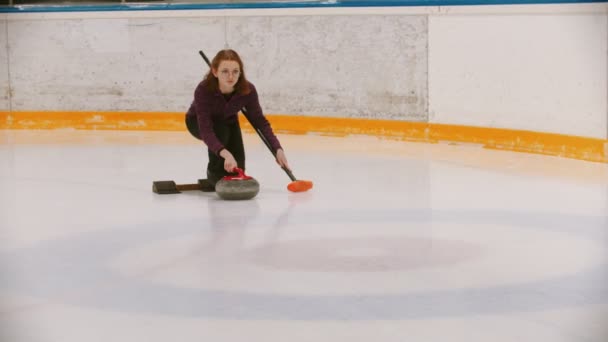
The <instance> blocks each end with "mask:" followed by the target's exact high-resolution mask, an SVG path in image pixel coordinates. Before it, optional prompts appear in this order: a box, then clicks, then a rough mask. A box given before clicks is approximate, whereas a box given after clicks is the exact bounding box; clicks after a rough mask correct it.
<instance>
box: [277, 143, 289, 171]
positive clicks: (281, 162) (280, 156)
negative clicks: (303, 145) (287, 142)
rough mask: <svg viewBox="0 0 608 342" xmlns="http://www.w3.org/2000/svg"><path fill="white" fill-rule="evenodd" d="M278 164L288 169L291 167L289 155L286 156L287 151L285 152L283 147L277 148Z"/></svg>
mask: <svg viewBox="0 0 608 342" xmlns="http://www.w3.org/2000/svg"><path fill="white" fill-rule="evenodd" d="M276 157H277V164H279V165H281V167H284V168H286V169H287V170H290V171H291V169H290V168H289V164H288V163H287V157H285V152H283V149H282V148H280V149H278V150H277V155H276Z"/></svg>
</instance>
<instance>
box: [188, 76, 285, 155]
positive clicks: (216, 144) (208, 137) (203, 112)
mask: <svg viewBox="0 0 608 342" xmlns="http://www.w3.org/2000/svg"><path fill="white" fill-rule="evenodd" d="M249 89H250V90H251V91H250V93H249V94H247V95H240V94H236V93H235V94H234V95H233V96H232V97H231V98H230V100H229V101H226V99H225V98H224V96H223V95H222V93H221V92H220V91H219V90H217V91H215V92H212V91H209V90H208V89H207V87H206V85H205V84H204V82H201V83H199V85H198V86H197V87H196V90H195V91H194V101H193V102H192V104H191V105H190V109H188V113H187V114H186V115H196V117H197V120H198V129H199V132H200V135H201V136H200V138H201V139H202V140H203V141H204V142H205V144H206V145H207V147H208V148H209V150H211V151H212V152H213V153H215V154H216V155H217V154H218V153H219V152H220V151H221V150H222V149H223V148H224V145H222V143H221V142H220V141H219V139H218V138H217V136H216V135H215V133H214V132H213V125H214V124H216V123H227V124H231V123H235V122H236V121H237V120H238V113H239V111H240V110H241V109H242V108H245V110H246V114H245V116H246V117H247V119H248V120H249V122H250V123H251V124H252V126H253V127H254V128H256V129H259V130H260V131H261V132H262V134H263V135H264V137H265V138H266V140H268V142H269V143H270V146H271V147H272V149H273V152H276V151H277V150H278V149H279V148H281V144H280V143H279V140H278V139H277V137H276V136H275V135H274V133H273V132H272V128H271V127H270V123H269V122H268V120H267V119H266V117H265V116H264V114H263V112H262V107H261V106H260V101H259V100H258V92H257V91H256V89H255V87H254V85H253V84H252V83H249Z"/></svg>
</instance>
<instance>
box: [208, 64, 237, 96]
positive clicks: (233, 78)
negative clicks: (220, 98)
mask: <svg viewBox="0 0 608 342" xmlns="http://www.w3.org/2000/svg"><path fill="white" fill-rule="evenodd" d="M213 75H214V76H215V77H217V79H218V81H219V86H220V90H221V91H222V92H232V91H233V90H234V85H235V84H236V82H237V81H238V80H239V76H240V75H241V68H240V67H239V63H237V62H236V61H221V62H220V65H219V66H218V68H217V70H213Z"/></svg>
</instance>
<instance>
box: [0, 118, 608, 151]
mask: <svg viewBox="0 0 608 342" xmlns="http://www.w3.org/2000/svg"><path fill="white" fill-rule="evenodd" d="M267 117H268V120H269V121H270V122H271V123H272V127H273V129H274V130H275V132H277V133H285V134H319V135H328V136H348V135H372V136H378V137H384V138H388V139H394V140H403V141H416V142H427V143H442V142H447V143H463V144H477V145H479V146H481V147H483V148H488V149H496V150H507V151H517V152H526V153H536V154H545V155H551V156H558V157H564V158H572V159H580V160H586V161H592V162H601V163H608V140H605V139H598V138H589V137H580V136H571V135H564V134H556V133H545V132H535V131H523V130H515V129H505V128H490V127H474V126H462V125H449V124H440V123H427V122H410V121H399V120H377V119H361V118H339V117H314V116H294V115H267ZM240 118H241V122H242V128H243V130H244V131H251V132H253V129H252V128H251V126H250V125H249V123H248V122H247V121H246V120H245V119H244V117H243V116H242V115H241V116H240ZM0 129H29V130H36V129H48V130H52V129H74V130H131V131H136V130H144V131H183V130H185V129H186V128H185V124H184V114H183V113H166V112H158V113H151V112H120V113H119V112H48V111H44V112H34V111H32V112H0Z"/></svg>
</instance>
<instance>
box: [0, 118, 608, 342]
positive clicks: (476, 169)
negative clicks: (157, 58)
mask: <svg viewBox="0 0 608 342" xmlns="http://www.w3.org/2000/svg"><path fill="white" fill-rule="evenodd" d="M279 139H280V140H281V143H282V144H283V146H284V148H285V151H286V155H287V158H288V160H289V162H290V164H291V167H292V169H293V172H294V174H295V175H296V177H299V178H300V179H305V180H311V181H313V182H314V188H313V189H312V190H310V191H308V192H305V193H290V192H289V191H287V189H286V186H287V184H289V182H290V180H289V178H288V177H287V175H286V174H285V173H284V172H283V171H282V170H281V169H280V168H279V167H278V166H277V165H276V164H275V162H274V160H273V158H272V155H271V154H270V153H269V152H268V150H266V147H265V146H264V145H263V144H262V142H261V141H260V140H259V139H258V137H257V136H256V135H254V134H246V135H245V144H246V151H247V170H246V171H247V173H248V174H249V175H251V176H253V177H255V178H256V179H257V180H258V181H259V182H260V184H261V187H260V193H259V194H258V195H257V197H255V198H254V199H253V200H249V201H223V200H221V199H219V197H218V196H217V195H216V194H214V193H202V192H186V193H182V194H177V195H157V194H154V193H153V192H152V182H153V181H155V180H175V181H176V182H177V183H193V182H196V180H197V179H199V178H204V174H205V167H206V161H207V155H206V149H205V147H204V146H203V145H202V143H200V142H197V141H196V140H194V139H193V138H192V137H191V136H190V135H189V134H188V133H187V132H125V131H121V132H112V131H72V130H55V131H18V130H14V131H0V341H2V342H83V341H86V342H93V341H104V342H106V341H113V342H123V341H124V342H133V341H147V342H160V341H162V342H165V341H179V342H190V341H197V342H200V341H214V342H223V341H239V342H240V341H264V342H275V341H276V342H278V341H280V342H285V341H290V342H293V341H306V342H310V341H332V342H333V341H349V342H354V341H365V342H369V341H400V342H401V341H442V342H443V341H452V342H454V341H467V342H470V341H492V342H502V341H518V342H521V341H534V342H541V341H547V342H562V341H594V342H605V341H607V340H608V165H606V164H600V163H591V162H585V161H578V160H572V159H563V158H557V157H551V156H542V155H532V154H525V153H516V152H505V151H494V150H488V149H483V148H480V147H479V146H470V145H452V144H443V143H440V144H427V143H415V142H403V141H394V140H386V139H379V138H375V137H365V136H349V137H326V136H314V135H286V134H279Z"/></svg>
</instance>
